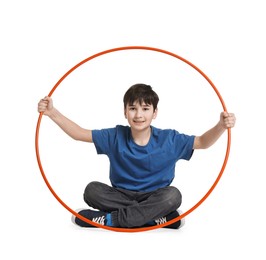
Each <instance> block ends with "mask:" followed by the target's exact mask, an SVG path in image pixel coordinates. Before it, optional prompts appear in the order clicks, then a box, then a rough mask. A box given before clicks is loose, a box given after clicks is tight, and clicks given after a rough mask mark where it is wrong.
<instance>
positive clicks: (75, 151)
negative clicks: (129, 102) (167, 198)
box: [0, 0, 266, 259]
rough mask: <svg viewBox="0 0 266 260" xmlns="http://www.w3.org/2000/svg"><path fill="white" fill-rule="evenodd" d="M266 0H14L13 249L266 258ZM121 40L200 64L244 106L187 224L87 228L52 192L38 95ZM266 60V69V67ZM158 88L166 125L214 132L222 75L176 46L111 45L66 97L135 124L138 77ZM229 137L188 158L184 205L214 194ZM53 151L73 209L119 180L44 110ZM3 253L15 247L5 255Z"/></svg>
mask: <svg viewBox="0 0 266 260" xmlns="http://www.w3.org/2000/svg"><path fill="white" fill-rule="evenodd" d="M262 4H263V1H259V0H255V1H238V0H236V1H227V0H226V1H222V2H221V1H220V2H218V1H210V0H203V1H195V0H193V1H186V2H184V1H171V0H166V1H164V2H162V1H156V0H155V1H154V0H153V1H151V0H150V1H149V0H146V1H140V0H135V1H122V0H115V1H107V0H102V1H97V3H95V1H90V0H89V1H80V0H79V1H29V0H26V1H9V2H8V3H3V2H1V4H0V22H1V39H2V40H1V48H0V55H1V59H0V66H1V77H0V86H1V90H2V91H1V93H2V95H1V102H0V109H1V110H0V111H1V122H2V123H1V137H0V138H1V146H0V147H1V152H2V153H1V154H2V157H1V158H2V159H1V164H0V170H1V175H0V176H1V177H0V178H1V182H0V185H1V189H0V192H1V207H2V211H1V212H2V214H1V222H0V223H1V232H0V236H1V241H3V242H2V250H1V253H0V254H1V255H3V256H4V255H5V259H15V258H25V257H27V258H29V259H31V258H33V257H34V258H38V259H47V258H48V257H51V258H60V259H61V258H64V257H66V256H67V257H90V256H92V255H95V254H93V253H94V252H96V255H97V257H98V255H101V257H102V258H109V259H122V258H125V257H126V258H127V259H135V258H136V257H143V256H142V255H144V253H145V255H147V256H148V257H149V258H153V259H161V258H162V257H176V258H178V257H182V258H183V259H194V258H196V257H197V258H200V259H228V258H229V259H239V258H242V257H244V256H245V257H247V258H251V257H252V258H254V259H265V256H266V253H265V250H264V249H263V242H262V241H263V239H261V237H262V238H263V237H264V234H265V231H266V226H265V220H264V219H265V217H266V214H265V210H264V208H263V205H264V198H265V195H266V194H265V189H264V183H265V181H264V178H263V174H264V173H265V165H264V163H263V152H262V148H261V147H263V146H264V144H265V141H264V138H263V134H264V133H265V124H264V123H263V119H264V118H263V111H264V110H265V109H263V104H264V103H263V102H264V97H263V94H262V90H263V88H264V86H265V82H266V80H265V75H264V70H263V64H264V59H265V58H266V57H265V56H266V52H265V48H264V46H265V44H266V43H265V37H264V35H263V34H264V24H265V22H266V18H265V16H264V11H263V5H262ZM121 46H150V47H156V48H160V49H163V50H167V51H170V52H173V53H175V54H177V55H180V56H181V57H183V58H185V59H187V60H188V61H190V62H192V63H193V64H195V65H196V66H197V67H198V68H200V69H201V70H202V71H203V72H204V73H205V74H207V76H208V77H209V78H210V79H211V80H212V82H213V83H214V84H215V86H216V87H217V88H218V90H219V91H220V93H221V95H222V97H223V99H224V101H225V104H226V106H227V109H228V110H229V111H230V112H234V113H235V114H236V116H237V124H236V127H235V128H234V129H233V130H232V146H231V152H230V157H229V161H228V164H227V167H226V169H225V172H224V174H223V176H222V178H221V180H220V182H219V183H218V185H217V187H216V188H215V189H214V191H213V192H212V193H211V195H210V196H209V197H208V198H207V200H206V201H205V202H204V203H203V204H202V205H201V206H200V207H198V208H197V209H196V210H195V211H193V212H192V213H191V214H189V215H188V216H187V217H186V225H185V226H184V227H183V228H182V229H181V230H178V231H176V230H169V229H157V230H154V231H148V232H140V233H117V232H111V231H106V230H103V229H89V230H88V229H85V230H84V229H79V228H78V227H76V226H74V225H73V224H72V223H71V221H70V217H71V214H70V212H68V211H67V210H66V209H65V208H64V207H63V206H62V205H61V204H60V203H58V201H57V200H56V199H55V198H54V197H53V195H52V194H51V193H50V191H49V190H48V188H47V186H46V185H45V183H44V181H43V179H42V176H41V174H40V171H39V168H38V165H37V161H36V156H35V149H34V141H35V140H34V139H35V128H36V124H37V119H38V113H37V103H38V101H39V99H40V98H42V97H44V96H45V95H47V94H48V93H49V92H50V90H51V89H52V88H53V86H54V85H55V84H56V82H57V81H58V80H59V79H60V78H61V77H62V76H63V75H64V74H65V73H66V72H67V71H68V70H69V69H71V68H72V67H73V66H74V65H76V64H77V63H79V62H80V61H82V60H84V59H86V58H88V57H90V56H91V55H93V54H95V53H98V52H101V51H104V50H107V49H112V48H115V47H121ZM264 67H265V66H264ZM138 82H143V83H146V84H150V85H151V86H152V87H153V88H154V90H155V91H156V92H157V93H158V94H159V97H160V102H159V114H158V118H157V119H156V120H155V121H154V122H153V125H155V126H157V127H161V128H175V129H177V130H178V131H180V132H184V133H187V134H196V135H197V134H201V133H202V132H204V131H205V130H207V129H209V128H210V127H212V126H213V125H214V124H215V123H216V122H217V121H218V119H219V113H220V112H221V111H222V106H221V103H220V101H219V100H218V98H217V95H216V94H215V93H214V91H213V89H212V88H211V86H210V84H209V83H208V82H207V81H206V80H205V79H204V78H203V77H202V76H201V75H200V74H199V73H198V72H196V71H195V70H194V69H192V68H191V67H190V66H188V65H187V64H185V63H184V62H182V61H180V60H178V59H175V58H173V57H171V56H168V55H165V54H162V53H158V52H153V51H145V50H129V51H119V52H114V53H109V54H106V55H104V56H100V57H98V58H96V59H93V60H91V61H89V62H87V63H85V64H83V65H82V66H81V67H79V68H78V69H76V70H75V71H74V72H73V73H71V74H70V75H69V76H68V77H67V78H66V79H65V80H64V81H63V82H62V83H61V84H60V85H59V87H58V88H57V89H56V90H55V92H54V94H53V96H52V97H53V100H54V105H55V106H56V107H57V108H58V109H59V110H60V111H61V112H62V113H63V114H65V115H66V116H68V117H69V118H71V119H72V120H73V121H75V122H77V123H78V124H80V125H81V126H83V127H86V128H90V129H94V128H102V127H112V126H114V125H116V124H126V123H127V122H126V120H125V119H124V117H123V103H122V99H123V95H124V92H125V91H126V90H127V88H128V87H130V86H131V85H132V84H135V83H138ZM226 138H227V136H226V134H225V135H224V136H223V137H222V138H221V139H220V140H219V141H218V142H217V143H216V144H215V146H213V147H211V148H210V149H208V150H204V151H196V152H195V154H194V155H193V158H192V159H191V161H190V162H185V161H181V162H180V163H178V165H177V168H176V178H175V180H174V183H173V184H174V185H175V186H177V187H178V188H179V189H180V190H181V192H182V194H183V204H182V206H181V209H182V210H183V211H186V210H188V209H189V208H191V207H192V206H193V205H194V204H195V203H197V202H198V201H199V200H200V199H201V198H202V197H203V196H204V195H205V193H206V192H207V191H208V189H209V188H210V186H211V185H212V183H213V182H214V180H215V179H216V178H217V175H218V173H219V171H220V168H221V165H222V162H223V159H224V155H225V148H226V141H227V139H226ZM39 144H40V153H41V159H42V163H43V167H44V170H45V173H46V176H47V178H48V180H49V182H50V184H51V186H52V187H53V188H54V190H55V191H56V192H57V194H58V195H59V196H60V198H61V199H62V200H63V201H64V202H65V203H66V204H67V205H68V206H70V207H71V208H73V209H76V208H80V207H85V206H86V205H85V203H84V202H83V199H82V193H83V190H84V188H85V186H86V184H87V183H88V182H89V181H92V180H99V181H104V182H106V183H108V182H109V180H108V160H107V159H106V157H104V156H98V155H96V152H95V149H94V147H93V145H90V144H84V143H80V142H75V141H73V140H71V139H70V138H69V137H68V136H66V135H65V134H64V133H63V132H62V131H61V130H60V129H59V128H58V127H57V126H55V125H54V123H52V122H51V121H50V120H49V119H47V118H45V117H43V118H42V123H41V129H40V142H39ZM1 258H3V257H1Z"/></svg>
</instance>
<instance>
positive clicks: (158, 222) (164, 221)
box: [154, 217, 167, 225]
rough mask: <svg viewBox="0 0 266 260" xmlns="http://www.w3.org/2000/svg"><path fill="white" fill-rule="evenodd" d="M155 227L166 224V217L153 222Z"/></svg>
mask: <svg viewBox="0 0 266 260" xmlns="http://www.w3.org/2000/svg"><path fill="white" fill-rule="evenodd" d="M154 221H155V222H156V224H157V225H161V224H164V223H166V222H167V220H166V217H162V218H158V219H155V220H154Z"/></svg>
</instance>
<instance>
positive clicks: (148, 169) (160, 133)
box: [92, 125, 194, 191]
mask: <svg viewBox="0 0 266 260" xmlns="http://www.w3.org/2000/svg"><path fill="white" fill-rule="evenodd" d="M151 130H152V131H151V137H150V140H149V142H148V144H147V145H145V146H140V145H137V144H136V143H135V142H134V140H133V138H132V136H131V130H130V127H129V126H121V125H118V126H116V127H115V128H108V129H102V130H93V131H92V139H93V142H94V145H95V147H96V150H97V153H98V154H106V155H107V156H108V158H109V161H110V181H111V184H112V185H113V186H114V187H117V188H122V189H127V190H133V191H153V190H156V189H158V188H163V187H166V186H169V185H170V184H171V182H172V181H173V179H174V176H175V164H176V162H177V161H178V160H179V159H185V160H189V159H190V158H191V156H192V154H193V143H194V136H189V135H185V134H180V133H178V132H177V131H176V130H170V129H167V130H162V129H158V128H155V127H153V126H151Z"/></svg>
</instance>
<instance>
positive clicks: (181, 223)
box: [154, 210, 185, 229]
mask: <svg viewBox="0 0 266 260" xmlns="http://www.w3.org/2000/svg"><path fill="white" fill-rule="evenodd" d="M182 213H183V212H182V211H180V210H176V211H173V212H171V213H170V214H168V215H166V216H165V217H161V218H158V219H155V220H154V221H155V223H156V225H161V224H164V223H166V222H168V221H169V220H172V219H174V218H177V217H178V216H180V215H182ZM184 225H185V219H184V218H182V219H181V220H178V221H176V222H175V223H173V224H170V225H167V226H164V228H172V229H179V228H181V227H183V226H184Z"/></svg>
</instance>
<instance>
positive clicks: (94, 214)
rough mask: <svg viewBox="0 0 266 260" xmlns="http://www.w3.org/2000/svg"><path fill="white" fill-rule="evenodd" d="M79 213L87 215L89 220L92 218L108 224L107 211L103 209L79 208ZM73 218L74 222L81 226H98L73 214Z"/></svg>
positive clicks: (95, 221) (93, 220)
mask: <svg viewBox="0 0 266 260" xmlns="http://www.w3.org/2000/svg"><path fill="white" fill-rule="evenodd" d="M77 212H78V214H79V215H81V216H82V217H85V218H87V219H89V220H91V221H92V222H94V223H97V224H100V225H103V226H104V225H106V221H107V220H106V215H107V213H105V212H102V211H95V210H90V209H78V210H77ZM71 220H72V222H73V223H74V224H76V225H78V226H80V227H96V226H93V225H91V224H89V223H87V222H85V221H83V220H81V219H79V218H78V217H76V216H75V215H72V217H71Z"/></svg>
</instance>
